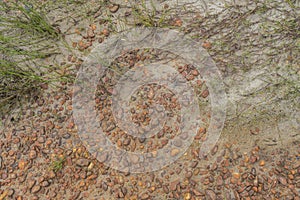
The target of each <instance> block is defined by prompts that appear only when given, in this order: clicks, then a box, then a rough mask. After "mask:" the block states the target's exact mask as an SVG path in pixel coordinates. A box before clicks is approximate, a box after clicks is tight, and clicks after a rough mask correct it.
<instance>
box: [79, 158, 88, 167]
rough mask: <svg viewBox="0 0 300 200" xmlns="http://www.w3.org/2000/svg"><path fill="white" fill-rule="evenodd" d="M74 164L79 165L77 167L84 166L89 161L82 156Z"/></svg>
mask: <svg viewBox="0 0 300 200" xmlns="http://www.w3.org/2000/svg"><path fill="white" fill-rule="evenodd" d="M76 164H77V165H78V166H79V167H86V166H88V165H89V164H90V161H89V160H88V159H84V158H81V159H79V160H77V161H76Z"/></svg>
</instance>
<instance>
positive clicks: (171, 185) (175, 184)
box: [170, 180, 179, 191]
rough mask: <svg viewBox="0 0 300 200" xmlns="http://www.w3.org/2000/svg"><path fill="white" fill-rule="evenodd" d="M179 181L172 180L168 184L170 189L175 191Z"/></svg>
mask: <svg viewBox="0 0 300 200" xmlns="http://www.w3.org/2000/svg"><path fill="white" fill-rule="evenodd" d="M178 183H179V181H178V180H177V181H173V182H172V183H171V184H170V189H171V190H172V191H175V190H176V188H177V184H178Z"/></svg>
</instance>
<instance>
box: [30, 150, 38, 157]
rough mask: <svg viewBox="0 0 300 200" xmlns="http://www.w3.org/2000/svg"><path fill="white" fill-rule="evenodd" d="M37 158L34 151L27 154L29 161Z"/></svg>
mask: <svg viewBox="0 0 300 200" xmlns="http://www.w3.org/2000/svg"><path fill="white" fill-rule="evenodd" d="M36 157H37V154H36V151H35V150H31V151H30V152H29V158H30V159H35V158H36Z"/></svg>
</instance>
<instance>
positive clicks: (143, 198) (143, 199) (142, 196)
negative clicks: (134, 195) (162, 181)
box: [141, 193, 150, 200]
mask: <svg viewBox="0 0 300 200" xmlns="http://www.w3.org/2000/svg"><path fill="white" fill-rule="evenodd" d="M149 197H150V196H149V195H148V194H146V193H144V194H142V195H141V199H142V200H145V199H149Z"/></svg>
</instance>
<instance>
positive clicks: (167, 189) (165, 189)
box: [163, 185, 169, 194]
mask: <svg viewBox="0 0 300 200" xmlns="http://www.w3.org/2000/svg"><path fill="white" fill-rule="evenodd" d="M163 191H164V192H165V193H166V194H168V193H169V188H168V186H166V185H164V186H163Z"/></svg>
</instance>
